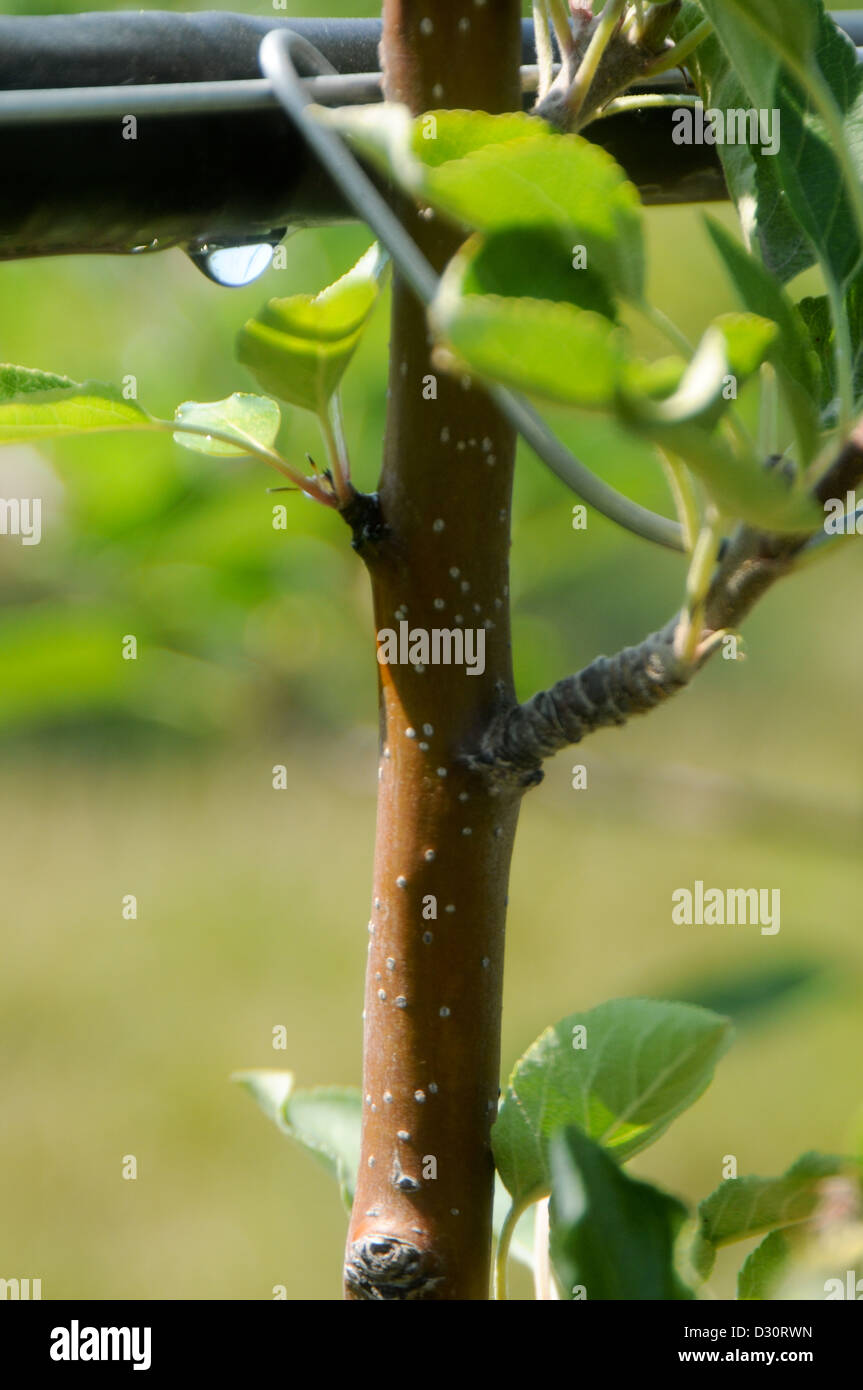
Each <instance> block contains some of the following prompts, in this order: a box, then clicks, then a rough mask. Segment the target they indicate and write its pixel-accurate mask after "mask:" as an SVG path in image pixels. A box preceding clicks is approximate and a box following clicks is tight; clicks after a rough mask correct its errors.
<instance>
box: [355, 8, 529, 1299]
mask: <svg viewBox="0 0 863 1390" xmlns="http://www.w3.org/2000/svg"><path fill="white" fill-rule="evenodd" d="M519 18H520V6H519V5H518V4H517V3H515V0H497V2H496V3H488V4H486V5H482V6H478V5H475V4H473V3H470V2H469V0H438V3H437V4H435V5H434V6H432V5H429V4H428V3H427V0H421V2H418V0H386V2H385V4H384V11H383V21H384V28H383V42H382V62H383V70H384V80H385V91H386V95H387V97H388V99H390V100H393V101H401V102H405V103H406V104H407V105H408V106H410V107H411V109H412V110H413V111H414V112H421V111H424V110H428V109H430V108H440V107H441V106H453V107H459V106H471V107H477V108H480V109H484V110H487V111H507V110H513V109H515V108H516V107H517V106H518V104H519V101H520V94H519V74H518V65H519V51H520V25H519ZM399 207H400V211H401V214H402V216H403V217H404V219H405V222H406V224H407V226H408V229H409V231H410V232H411V235H412V236H413V237H414V238H415V240H416V241H417V243H418V244H419V246H420V248H421V249H422V251H423V252H424V254H425V255H426V256H427V257H428V259H429V260H430V261H431V263H432V264H433V265H434V266H435V268H436V269H437V270H440V269H441V268H442V267H443V265H444V264H445V262H446V260H447V259H448V257H449V256H450V255H451V254H452V252H453V251H454V250H455V248H456V246H457V245H458V242H459V239H460V238H459V234H458V232H457V231H455V229H454V228H453V227H452V226H451V225H449V224H447V225H445V224H444V223H443V222H441V221H439V220H438V219H436V218H431V219H429V218H426V217H423V216H422V215H421V214H419V213H417V212H415V211H414V210H413V209H412V208H408V207H407V206H405V205H401V204H400V205H399ZM389 390H390V402H389V411H388V421H387V434H386V442H385V448H384V463H383V472H382V476H381V483H380V490H379V496H380V518H381V523H382V527H383V531H382V534H381V535H380V537H379V539H377V540H375V541H374V542H373V543H370V544H368V545H365V546H361V547H360V550H361V553H362V554H363V557H364V559H365V560H366V563H367V566H368V569H369V574H370V577H371V583H372V592H373V600H374V615H375V617H374V621H375V629H376V631H377V632H378V633H379V632H381V630H383V629H392V630H394V631H395V632H398V631H399V624H400V623H401V622H406V623H407V624H408V627H409V629H411V630H423V631H425V632H429V633H430V632H432V631H433V630H434V629H447V630H449V631H458V630H460V631H465V630H467V629H470V630H472V631H473V632H474V633H475V634H478V633H482V634H484V636H483V638H482V641H483V642H484V646H485V651H484V657H485V659H484V663H483V669H482V671H481V672H479V663H477V668H476V669H477V673H476V674H474V675H469V674H468V669H467V666H466V665H464V664H461V665H457V664H449V665H447V664H433V663H430V664H427V665H426V666H425V669H424V670H421V671H420V670H418V669H416V666H415V665H413V664H405V665H400V664H382V665H380V666H379V674H380V716H381V756H380V764H379V777H380V785H379V805H378V824H377V837H376V849H375V870H374V890H373V908H372V914H371V922H370V929H371V934H370V938H369V940H370V950H369V962H368V973H367V979H366V997H365V1040H364V1061H363V1095H364V1099H365V1104H364V1108H363V1109H364V1115H363V1139H362V1156H361V1161H360V1175H359V1181H358V1186H357V1192H356V1196H355V1199H354V1204H353V1212H352V1218H351V1226H350V1231H349V1235H348V1246H347V1257H346V1271H345V1276H346V1277H345V1286H346V1297H348V1298H349V1299H380V1300H385V1299H443V1300H452V1299H477V1300H480V1299H487V1298H488V1293H489V1260H490V1246H491V1199H492V1185H493V1166H492V1158H491V1150H490V1144H489V1132H490V1129H491V1125H492V1122H493V1121H494V1118H495V1115H496V1112H497V1100H498V1085H499V1067H500V1056H499V1049H500V1041H499V1039H500V1013H501V989H502V978H503V939H504V919H505V910H506V893H507V877H508V871H509V860H510V854H511V849H512V842H513V837H514V833H515V824H516V818H517V814H518V800H519V798H518V794H517V793H516V792H512V791H506V792H504V793H503V794H496V795H495V794H493V793H494V789H489V787H488V785H487V782H486V781H485V780H484V779H482V778H480V777H477V776H476V775H475V774H473V773H472V772H471V771H470V770H469V769H468V768H467V766H466V765H465V761H464V760H463V756H462V755H463V753H464V751H465V750H466V749H467V748H468V747H470V746H471V745H472V744H473V743H475V741H476V740H477V738H478V737H479V736H480V734H481V731H482V730H483V729H484V728H485V727H486V726H487V725H488V723H489V722H490V721H491V720H492V718H493V716H494V713H495V711H496V709H497V708H498V702H499V700H500V699H501V698H502V695H501V692H503V696H504V697H505V698H506V699H508V700H509V699H512V698H513V695H512V691H513V680H512V667H511V652H510V636H509V612H508V610H509V601H508V593H509V590H508V551H509V533H510V494H511V487H512V469H513V460H514V453H515V437H514V431H513V430H512V427H511V426H510V425H509V424H506V423H505V422H504V421H503V420H502V419H501V417H500V415H499V414H498V412H497V410H496V408H495V407H494V405H493V403H492V402H491V401H490V400H489V398H488V396H487V395H485V393H483V392H481V391H480V390H478V389H474V388H472V387H471V386H470V385H469V384H465V383H464V382H461V381H458V380H455V379H453V378H449V377H446V376H444V375H443V374H442V373H439V372H438V371H437V370H436V369H435V367H434V366H433V365H432V362H431V357H430V344H429V340H428V335H427V331H426V323H425V314H424V311H423V309H422V307H421V305H420V304H419V303H418V301H417V299H416V298H415V297H414V295H413V293H412V292H411V291H410V289H409V288H408V287H407V286H406V285H405V283H404V282H403V280H402V279H401V278H400V277H399V276H396V277H395V280H394V285H393V308H392V336H391V342H390V378H389ZM475 640H476V641H479V640H480V639H479V638H478V637H476V638H475Z"/></svg>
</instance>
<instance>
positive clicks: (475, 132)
mask: <svg viewBox="0 0 863 1390" xmlns="http://www.w3.org/2000/svg"><path fill="white" fill-rule="evenodd" d="M314 114H315V119H316V120H319V121H321V122H322V123H323V124H325V125H330V126H335V128H336V129H337V130H338V131H339V132H340V133H341V134H342V135H344V136H345V137H346V138H347V139H348V140H350V142H351V144H353V145H354V146H355V147H356V148H357V150H358V151H359V152H360V153H361V154H363V155H365V156H366V158H367V159H369V160H370V161H371V162H372V163H373V164H375V165H377V167H378V168H379V169H380V170H382V171H383V172H384V173H385V174H389V175H390V176H391V177H392V178H394V179H396V180H397V182H398V183H399V185H400V187H402V188H403V189H404V190H405V192H406V193H411V194H413V195H414V196H415V197H420V196H421V195H422V194H424V193H425V192H426V184H425V182H424V180H425V176H426V171H427V170H428V169H429V168H434V167H437V166H439V165H441V164H446V163H448V162H449V161H450V160H452V159H464V158H465V157H466V156H467V155H469V154H472V153H473V152H474V150H479V149H482V148H483V147H484V146H486V145H498V144H505V143H507V142H509V141H512V140H524V139H536V138H538V137H542V136H545V137H547V138H548V139H555V138H556V132H555V131H553V130H552V129H551V127H550V126H548V125H546V123H545V122H544V121H541V120H539V119H538V118H537V117H536V116H528V115H526V114H525V113H524V112H519V111H512V112H507V113H506V114H504V115H499V116H492V115H489V114H488V113H487V112H485V111H430V112H428V113H427V114H426V115H423V116H416V117H415V116H412V115H411V113H410V111H409V110H408V108H407V107H406V106H402V105H401V104H399V103H398V102H384V103H383V104H375V105H371V106H337V107H333V108H328V107H318V108H316V109H315V113H314Z"/></svg>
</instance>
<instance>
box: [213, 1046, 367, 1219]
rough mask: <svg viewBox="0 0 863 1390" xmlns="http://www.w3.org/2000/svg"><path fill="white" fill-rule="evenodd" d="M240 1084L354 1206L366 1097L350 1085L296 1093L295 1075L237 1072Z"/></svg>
mask: <svg viewBox="0 0 863 1390" xmlns="http://www.w3.org/2000/svg"><path fill="white" fill-rule="evenodd" d="M234 1080H236V1081H239V1082H240V1084H241V1085H242V1086H244V1087H245V1089H246V1090H247V1091H249V1093H250V1094H251V1095H252V1096H254V1098H255V1100H256V1101H257V1102H258V1104H259V1105H260V1106H261V1109H262V1110H263V1111H264V1113H265V1114H266V1115H268V1116H269V1118H270V1119H272V1120H274V1121H275V1123H276V1125H277V1126H278V1128H279V1129H280V1130H282V1132H283V1133H284V1134H287V1135H289V1136H290V1138H291V1139H294V1140H296V1142H297V1143H298V1144H300V1145H301V1146H302V1147H303V1148H304V1149H306V1150H307V1152H308V1153H310V1154H312V1156H313V1157H314V1158H316V1159H317V1160H318V1162H319V1163H321V1164H322V1165H323V1167H324V1168H326V1170H327V1172H328V1173H331V1174H332V1175H333V1177H334V1178H336V1180H337V1181H338V1184H339V1190H340V1192H341V1194H342V1199H343V1201H344V1202H345V1205H346V1206H347V1207H348V1208H350V1205H351V1202H352V1201H353V1197H354V1191H355V1189H356V1182H357V1171H358V1169H359V1166H360V1133H361V1129H362V1108H363V1106H362V1095H361V1093H360V1092H359V1091H358V1090H356V1089H355V1088H354V1087H350V1086H344V1087H340V1086H318V1087H316V1088H315V1089H314V1090H311V1091H295V1090H294V1089H293V1083H294V1078H293V1074H292V1073H291V1072H274V1071H252V1072H236V1073H235V1074H234Z"/></svg>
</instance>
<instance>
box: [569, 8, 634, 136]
mask: <svg viewBox="0 0 863 1390" xmlns="http://www.w3.org/2000/svg"><path fill="white" fill-rule="evenodd" d="M626 5H627V0H606V5H605V8H604V9H603V11H602V13H601V14H600V16H599V22H598V24H597V26H596V28H595V29H594V31H593V36H592V38H591V40H590V43H589V44H588V46H587V52H586V53H585V55H584V57H583V58H582V60H581V63H580V65H579V69H578V72H577V74H576V77H575V81H574V82H573V84H572V87H571V88H570V91H569V95H568V97H567V101H566V104H567V106H568V108H569V111H570V115H571V118H572V120H573V121H574V120H576V118H577V117H578V115H579V113H580V111H581V108H582V107H583V105H584V103H585V100H586V99H587V94H588V92H589V91H590V89H591V87H592V86H593V79H594V78H595V77H596V74H597V72H598V71H599V66H600V64H601V62H602V59H603V55H604V53H605V50H606V48H607V47H608V45H609V43H610V42H611V40H612V38H613V37H614V34H615V32H616V31H617V27H618V25H619V23H620V20H621V17H622V15H623V12H624V10H625V9H626Z"/></svg>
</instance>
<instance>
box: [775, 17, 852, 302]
mask: <svg viewBox="0 0 863 1390" xmlns="http://www.w3.org/2000/svg"><path fill="white" fill-rule="evenodd" d="M813 9H814V10H816V12H817V21H818V31H817V43H816V52H815V60H814V63H813V69H814V72H815V73H816V76H817V80H818V81H819V82H820V84H821V85H822V86H823V87H824V89H825V100H826V101H828V102H829V104H830V109H831V111H832V113H833V121H834V122H835V127H834V124H833V122H829V121H828V119H827V117H826V115H825V113H824V112H822V111H821V110H820V109H819V110H813V109H812V106H811V94H810V93H809V92H808V91H807V90H805V89H804V87H803V86H802V85H801V83H800V82H799V81H798V80H797V78H796V77H794V76H792V75H791V74H788V73H783V75H782V77H781V79H780V83H779V87H778V92H777V106H778V109H779V110H780V112H781V118H782V136H781V141H780V145H779V151H778V154H777V155H776V156H775V158H776V163H777V173H778V175H779V181H780V183H781V196H782V197H783V198H784V201H785V202H786V204H787V206H788V208H789V210H790V211H791V212H792V214H793V215H794V217H795V218H796V220H797V221H798V222H799V224H800V226H801V227H802V228H803V230H804V232H805V233H806V235H807V236H808V238H809V240H810V242H811V244H812V246H813V247H814V248H815V250H816V252H817V255H818V258H819V260H820V261H821V263H822V265H823V266H824V268H825V272H826V273H827V274H829V275H832V277H833V278H834V279H835V281H836V282H837V284H843V283H844V282H846V281H847V279H848V278H849V277H850V276H851V274H852V273H853V272H854V271H855V269H857V268H858V267H859V265H860V261H861V256H863V228H861V219H860V211H859V197H855V196H853V195H854V188H853V185H854V184H856V185H858V186H859V184H860V180H861V176H863V157H861V142H863V73H861V71H860V66H859V64H858V62H857V54H856V50H855V48H854V45H853V43H852V42H851V40H850V39H849V38H848V37H847V35H845V34H843V33H841V32H840V30H839V29H838V28H837V27H836V24H835V23H834V21H833V20H832V19H831V18H830V16H829V15H827V14H826V13H825V11H824V8H823V5H822V4H821V3H820V0H817V3H816V0H813ZM852 181H853V182H852ZM855 208H856V209H857V210H856V212H855Z"/></svg>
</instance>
